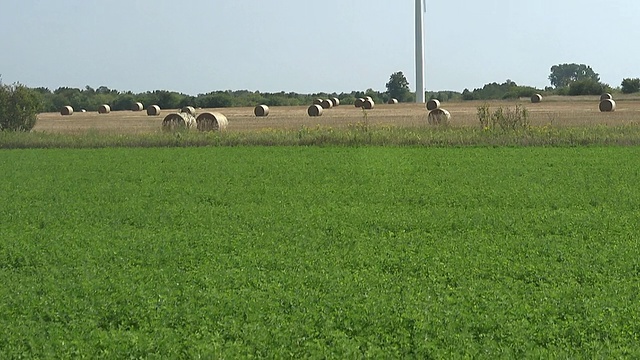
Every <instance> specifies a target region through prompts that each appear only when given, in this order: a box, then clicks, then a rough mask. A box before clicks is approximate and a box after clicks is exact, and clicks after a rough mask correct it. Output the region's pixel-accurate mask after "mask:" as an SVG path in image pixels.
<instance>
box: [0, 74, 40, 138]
mask: <svg viewBox="0 0 640 360" xmlns="http://www.w3.org/2000/svg"><path fill="white" fill-rule="evenodd" d="M39 107H40V97H39V95H38V93H37V92H35V91H33V90H31V89H29V88H27V87H26V86H23V85H20V84H14V85H3V84H2V83H1V82H0V131H30V130H31V129H33V127H34V126H35V125H36V116H37V115H38V110H39Z"/></svg>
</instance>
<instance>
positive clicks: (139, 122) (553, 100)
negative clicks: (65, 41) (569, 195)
mask: <svg viewBox="0 0 640 360" xmlns="http://www.w3.org/2000/svg"><path fill="white" fill-rule="evenodd" d="M599 99H600V97H599V96H580V97H559V96H548V97H545V100H544V102H542V103H540V104H536V106H532V105H531V104H530V99H529V98H526V99H521V100H520V101H488V102H486V103H488V104H489V106H490V107H491V108H492V109H496V108H498V107H503V108H507V107H515V105H516V104H521V105H523V106H524V107H526V108H527V110H528V111H529V114H530V120H531V124H532V126H545V125H553V126H591V125H623V124H640V99H639V98H637V97H627V98H625V97H622V96H620V97H619V98H618V99H617V100H616V111H615V112H612V113H601V112H600V110H599V109H598V104H599ZM484 103H485V102H484V101H465V102H444V103H443V107H446V109H447V110H448V111H449V112H450V113H451V117H452V121H451V126H454V127H457V126H461V127H464V126H467V127H468V126H477V125H478V119H477V116H476V112H477V108H478V107H479V106H481V105H482V104H484ZM307 108H308V106H280V107H276V106H274V107H270V112H269V117H268V118H264V117H263V118H256V117H255V116H254V113H253V110H254V108H253V107H246V108H224V109H220V108H218V109H202V110H201V111H202V112H205V111H209V112H223V113H224V114H225V116H226V117H227V119H228V120H229V126H228V128H227V131H230V132H234V131H239V132H242V131H259V130H266V129H300V128H301V127H302V126H307V127H309V126H312V127H316V126H321V127H331V128H346V127H348V126H349V125H352V124H355V123H358V122H361V121H363V117H364V116H363V110H362V109H358V108H355V107H353V106H341V107H337V108H334V109H332V110H331V111H328V112H325V114H323V116H322V117H315V118H310V117H309V116H308V115H307ZM176 111H179V109H178V110H176V109H162V110H161V114H160V115H161V116H159V117H148V116H147V115H146V114H145V113H144V112H137V113H136V112H131V111H112V112H111V113H109V114H103V115H98V114H97V113H91V112H88V113H74V114H73V115H72V116H61V115H60V113H58V112H56V113H43V114H40V115H38V122H37V124H36V126H35V128H34V131H44V132H52V133H83V132H87V131H93V132H106V133H155V132H159V131H161V130H160V129H161V123H162V118H163V117H164V116H166V115H167V114H169V113H171V112H176ZM427 115H428V111H427V110H426V109H425V105H424V104H415V103H401V104H398V105H389V104H376V109H375V110H373V111H368V112H367V122H368V123H369V124H371V125H383V126H396V127H416V126H428V124H427Z"/></svg>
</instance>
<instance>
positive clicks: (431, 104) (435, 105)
mask: <svg viewBox="0 0 640 360" xmlns="http://www.w3.org/2000/svg"><path fill="white" fill-rule="evenodd" d="M435 109H440V100H438V99H431V100H429V101H427V110H429V111H431V110H435Z"/></svg>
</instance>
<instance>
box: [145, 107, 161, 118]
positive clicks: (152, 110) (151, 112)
mask: <svg viewBox="0 0 640 360" xmlns="http://www.w3.org/2000/svg"><path fill="white" fill-rule="evenodd" d="M147 115H148V116H158V115H160V106H158V105H151V106H149V107H147Z"/></svg>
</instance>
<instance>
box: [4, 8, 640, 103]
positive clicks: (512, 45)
mask: <svg viewBox="0 0 640 360" xmlns="http://www.w3.org/2000/svg"><path fill="white" fill-rule="evenodd" d="M413 12H414V1H412V0H405V1H398V0H394V1H391V0H386V1H385V0H366V1H365V0H351V1H346V0H323V1H310V0H182V1H169V0H104V1H91V0H0V74H1V76H2V81H3V82H4V83H13V82H20V83H23V84H25V85H27V86H30V87H38V86H44V87H48V88H50V89H51V90H53V89H56V88H58V87H61V86H68V87H79V88H84V87H85V86H86V85H89V86H91V87H94V88H97V87H99V86H102V85H104V86H107V87H109V88H112V89H117V90H120V91H127V90H130V91H133V92H144V91H148V90H156V89H165V90H174V91H179V92H183V93H186V94H191V95H197V94H199V93H206V92H209V91H213V90H241V89H247V90H252V91H255V90H258V91H262V92H278V91H286V92H290V91H294V92H298V93H314V92H338V93H340V92H350V91H352V90H366V89H368V88H373V89H375V90H380V91H384V90H385V84H386V82H387V81H388V80H389V76H390V75H391V74H392V73H393V72H395V71H402V72H403V73H404V74H405V75H406V76H407V78H408V80H409V83H410V87H411V89H412V90H414V89H415V87H414V86H415V65H414V14H413ZM639 18H640V1H638V0H609V1H596V0H538V1H530V0H529V1H523V0H485V1H474V0H428V1H427V13H426V14H425V33H426V35H425V42H426V45H425V47H426V60H427V61H426V62H427V67H426V87H427V90H456V91H462V90H463V89H464V88H469V89H470V90H472V89H474V88H477V87H482V86H483V85H484V84H485V83H489V82H503V81H504V80H506V79H511V80H513V81H515V82H516V83H518V84H521V85H531V86H536V87H544V86H547V85H549V81H548V76H549V69H550V67H551V66H552V65H554V64H560V63H573V62H575V63H584V64H587V65H590V66H591V67H592V68H593V69H594V70H595V71H596V72H597V73H599V74H600V76H601V80H602V81H604V82H606V83H608V84H610V85H612V86H619V85H620V82H621V81H622V79H623V78H625V77H640V46H638V45H637V44H638V43H636V41H638V40H639V39H640V26H638V19H639Z"/></svg>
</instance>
